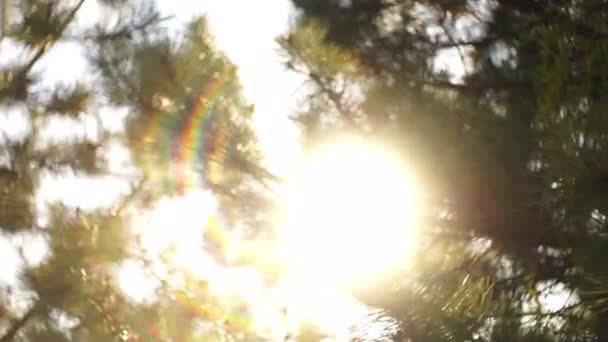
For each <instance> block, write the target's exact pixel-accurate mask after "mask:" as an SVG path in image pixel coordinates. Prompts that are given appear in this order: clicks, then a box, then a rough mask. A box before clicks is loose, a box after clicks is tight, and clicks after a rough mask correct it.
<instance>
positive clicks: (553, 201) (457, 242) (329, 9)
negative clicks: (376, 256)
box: [280, 0, 608, 341]
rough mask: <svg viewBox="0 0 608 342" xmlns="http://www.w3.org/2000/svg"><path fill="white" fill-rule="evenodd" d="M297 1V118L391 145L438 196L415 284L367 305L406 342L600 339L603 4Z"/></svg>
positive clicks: (289, 41)
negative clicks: (305, 93)
mask: <svg viewBox="0 0 608 342" xmlns="http://www.w3.org/2000/svg"><path fill="white" fill-rule="evenodd" d="M293 2H294V4H295V5H296V6H297V8H299V9H300V10H301V11H302V14H301V15H300V16H299V17H298V20H297V24H296V25H295V27H294V29H293V30H292V32H291V33H290V34H288V35H286V36H285V37H283V38H282V39H281V40H280V42H281V44H282V46H283V47H284V49H285V51H286V60H287V65H288V66H289V67H291V68H292V69H294V70H296V71H298V72H302V73H304V74H306V75H307V76H308V77H309V79H310V84H311V88H312V91H311V94H312V95H311V100H310V105H309V107H308V109H307V110H304V111H303V112H302V114H300V115H299V116H298V119H299V121H300V122H303V123H304V126H305V127H306V129H307V130H308V131H311V132H317V133H318V132H319V131H321V132H323V131H327V130H331V129H333V128H332V127H342V129H351V130H352V129H354V130H356V131H359V132H361V134H364V135H367V136H370V137H374V138H376V139H388V140H389V141H391V144H393V145H394V147H395V148H396V149H399V150H400V151H403V154H404V156H406V158H408V160H412V164H413V165H415V167H416V168H417V169H418V171H419V173H420V174H421V175H422V178H421V179H423V180H424V183H425V187H428V189H427V195H428V198H427V199H426V201H427V202H428V203H425V207H426V208H427V209H428V211H429V212H427V213H426V215H425V216H426V218H427V222H426V223H425V224H424V230H425V233H423V234H424V237H422V239H424V240H425V244H424V246H425V248H422V250H421V251H420V256H419V261H418V264H417V267H415V271H413V272H409V273H408V274H403V275H396V274H392V275H390V277H387V279H382V280H379V281H378V284H377V287H375V288H372V289H364V290H363V291H359V290H357V289H355V292H356V293H358V295H359V296H360V298H362V299H363V300H364V301H365V302H367V303H370V304H371V305H374V306H377V307H380V308H383V309H385V310H386V311H387V312H389V313H390V314H391V315H393V316H394V317H397V318H398V320H399V321H400V322H401V326H402V335H403V337H402V338H405V340H408V339H410V340H413V341H465V340H471V341H472V340H480V341H519V340H521V341H524V340H525V341H528V340H530V341H531V340H534V341H539V340H543V341H544V340H546V341H555V340H563V341H575V340H576V341H579V340H580V341H588V340H589V341H590V340H603V339H604V338H605V334H606V332H605V328H603V327H604V326H605V324H604V323H602V322H604V319H605V318H604V310H603V307H604V305H603V304H602V303H603V295H602V294H601V293H603V290H601V289H602V288H603V287H604V286H605V280H603V279H604V277H605V275H604V274H605V273H604V270H603V269H604V267H603V266H601V264H602V260H603V256H602V255H603V254H602V252H601V251H602V250H604V249H605V247H604V246H605V241H604V237H605V234H604V232H603V231H604V227H605V208H604V204H603V203H604V202H605V198H604V191H603V190H602V189H603V187H604V186H605V185H604V184H605V183H604V178H603V176H602V175H603V174H604V167H605V165H604V162H603V157H602V155H603V154H604V153H605V149H604V147H603V141H604V136H605V134H606V133H605V132H606V125H605V123H604V120H605V115H604V113H603V108H604V107H605V104H604V101H605V100H604V99H605V95H604V94H605V91H606V83H605V79H606V72H605V70H604V69H605V62H604V61H605V57H606V55H605V54H606V51H607V50H606V46H607V45H606V44H607V41H606V39H605V37H606V32H607V31H606V25H605V22H606V21H605V17H606V15H607V13H608V11H607V8H606V6H605V4H603V3H602V2H578V1H551V2H541V1H506V0H505V1H502V0H498V1H367V0H360V1H359V0H353V1H314V0H294V1H293ZM449 55H451V56H452V60H451V62H450V64H451V65H452V66H453V67H452V68H451V69H452V70H450V69H449V68H448V69H447V70H446V69H445V68H444V69H441V68H440V67H438V62H439V61H440V59H441V58H446V57H445V56H449ZM454 65H456V67H454ZM458 65H462V69H463V70H464V73H463V74H462V75H458V74H454V73H453V71H454V69H457V68H458V67H457V66H458ZM323 118H338V120H333V121H328V120H323ZM321 134H323V133H321ZM404 279H405V280H404ZM400 284H405V285H400ZM387 287H389V288H395V291H394V292H390V293H386V292H385V291H379V289H382V288H387ZM552 291H553V292H556V293H559V296H558V297H557V298H558V299H556V297H554V298H553V299H547V298H548V297H549V296H550V295H549V293H552ZM379 293H382V296H380V295H379ZM560 296H561V297H560ZM552 301H553V302H552ZM560 301H561V302H560ZM555 302H560V303H561V304H557V308H556V307H555V305H556V304H555Z"/></svg>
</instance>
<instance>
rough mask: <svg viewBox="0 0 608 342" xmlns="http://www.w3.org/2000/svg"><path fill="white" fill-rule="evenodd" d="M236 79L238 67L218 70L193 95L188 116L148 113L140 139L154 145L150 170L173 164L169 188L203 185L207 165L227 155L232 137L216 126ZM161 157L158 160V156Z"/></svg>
mask: <svg viewBox="0 0 608 342" xmlns="http://www.w3.org/2000/svg"><path fill="white" fill-rule="evenodd" d="M234 80H235V77H234V70H232V69H231V68H229V67H226V68H224V69H223V70H222V71H221V72H215V73H214V74H213V77H212V78H211V80H210V81H209V82H208V83H207V84H206V85H205V86H204V87H202V91H201V92H200V93H199V94H198V95H197V96H193V97H192V98H191V101H190V103H188V106H186V110H187V112H186V114H185V115H170V114H167V113H162V112H158V111H154V112H151V113H148V114H147V115H146V118H147V120H146V124H145V127H144V129H143V133H142V135H141V139H140V141H141V142H143V143H144V144H146V145H147V146H152V147H153V149H152V150H148V151H147V152H148V153H151V154H152V155H151V156H149V157H148V158H146V160H147V161H148V162H147V163H146V164H147V165H145V168H146V170H147V172H154V171H155V168H158V167H159V165H158V163H155V162H154V160H155V159H156V158H158V157H160V161H162V162H163V163H166V165H168V166H169V168H170V169H169V170H162V172H160V174H163V173H164V172H167V174H166V176H164V177H163V179H164V183H165V184H164V185H165V190H176V191H177V192H178V193H180V194H183V193H184V191H185V190H186V189H188V188H195V187H200V186H202V185H203V183H204V177H203V167H204V165H205V163H206V162H207V161H208V160H210V159H211V158H213V159H214V160H216V161H219V160H221V159H222V157H223V151H224V150H225V145H226V144H227V143H228V139H227V138H228V136H229V134H227V132H225V129H221V128H219V127H213V126H214V125H213V122H214V121H217V115H218V113H217V112H216V107H217V103H218V100H219V99H221V98H222V96H223V95H225V92H226V91H227V90H228V89H229V88H230V85H232V84H233V82H234ZM156 160H158V159H156Z"/></svg>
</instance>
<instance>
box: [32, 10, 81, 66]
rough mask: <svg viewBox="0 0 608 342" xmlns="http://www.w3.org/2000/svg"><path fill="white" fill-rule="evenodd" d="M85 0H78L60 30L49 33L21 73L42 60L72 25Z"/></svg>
mask: <svg viewBox="0 0 608 342" xmlns="http://www.w3.org/2000/svg"><path fill="white" fill-rule="evenodd" d="M84 1H85V0H80V1H79V2H78V4H76V6H74V8H73V9H72V10H71V11H70V13H69V14H68V16H67V17H66V19H65V20H64V21H63V22H62V23H61V25H59V30H57V32H56V33H54V34H51V35H49V36H48V37H47V38H46V39H45V41H44V42H43V43H42V45H41V46H40V48H38V51H37V52H36V54H35V55H34V57H32V59H30V61H29V62H28V63H27V64H26V65H25V67H24V68H23V69H22V70H21V73H22V74H23V75H25V74H27V73H28V72H29V71H30V70H31V69H32V67H33V66H34V64H36V62H38V61H39V60H40V58H42V56H43V55H44V54H45V53H46V52H47V51H48V50H49V49H50V48H51V47H52V46H53V45H54V43H55V42H56V41H57V39H59V38H60V37H61V36H62V35H63V33H64V32H65V30H66V29H67V27H68V26H69V25H70V23H71V22H72V21H73V20H74V18H75V17H76V13H78V11H79V10H80V8H81V7H82V5H83V4H84Z"/></svg>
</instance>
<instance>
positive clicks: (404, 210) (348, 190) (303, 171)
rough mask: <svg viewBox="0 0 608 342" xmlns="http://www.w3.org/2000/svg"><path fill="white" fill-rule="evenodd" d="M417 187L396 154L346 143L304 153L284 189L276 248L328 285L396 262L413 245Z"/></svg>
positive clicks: (360, 277)
mask: <svg viewBox="0 0 608 342" xmlns="http://www.w3.org/2000/svg"><path fill="white" fill-rule="evenodd" d="M417 197H418V190H417V186H416V184H415V182H414V181H413V179H412V176H411V175H410V174H409V173H408V169H407V168H406V167H405V165H404V164H403V162H402V161H401V160H400V159H399V158H398V157H397V155H396V154H393V153H391V152H390V151H387V150H386V149H384V148H383V147H382V146H380V145H379V144H373V143H368V142H364V141H362V140H355V139H349V140H346V141H342V142H339V143H333V144H329V145H326V146H324V147H322V148H320V149H318V150H317V151H315V152H313V153H311V155H310V157H309V158H306V160H305V161H304V162H303V164H302V166H301V167H300V168H299V169H298V171H297V172H296V174H295V175H294V176H293V177H292V178H291V180H290V181H289V184H288V186H287V195H286V197H285V215H284V220H283V230H282V238H281V243H280V244H281V250H282V254H283V256H284V258H285V259H286V260H287V262H288V264H289V265H290V268H291V269H292V270H293V271H294V272H296V273H300V274H302V273H303V274H307V275H308V276H310V277H314V278H315V279H316V280H317V281H322V282H327V283H329V284H333V285H336V284H340V283H347V284H348V283H352V282H359V281H362V280H364V279H365V278H366V277H370V276H373V275H374V274H376V273H378V272H383V271H386V270H390V269H391V268H394V267H396V266H397V265H401V264H403V263H404V262H405V261H407V258H408V256H409V255H410V254H411V252H412V250H413V248H414V236H415V234H414V232H415V230H416V225H417V215H418V208H417V201H416V200H417Z"/></svg>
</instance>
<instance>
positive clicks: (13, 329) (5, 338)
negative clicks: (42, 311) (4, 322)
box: [0, 304, 38, 342]
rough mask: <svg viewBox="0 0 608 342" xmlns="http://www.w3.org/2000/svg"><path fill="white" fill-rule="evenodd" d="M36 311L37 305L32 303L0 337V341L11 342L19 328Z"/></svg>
mask: <svg viewBox="0 0 608 342" xmlns="http://www.w3.org/2000/svg"><path fill="white" fill-rule="evenodd" d="M37 311H38V305H37V304H34V305H33V306H32V307H31V308H30V309H29V310H28V311H27V312H26V313H25V315H23V317H21V318H20V319H19V320H18V321H16V322H15V323H14V324H13V325H12V326H11V327H10V328H9V329H8V331H7V332H6V333H5V334H4V336H2V337H1V338H0V342H11V341H13V340H14V339H15V336H17V334H18V333H19V330H21V328H23V327H24V326H25V325H26V324H27V322H29V320H30V319H32V318H33V317H34V315H35V314H36V313H37Z"/></svg>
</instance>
